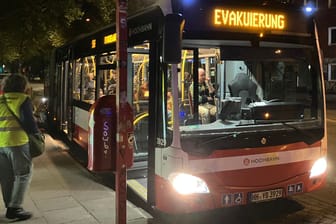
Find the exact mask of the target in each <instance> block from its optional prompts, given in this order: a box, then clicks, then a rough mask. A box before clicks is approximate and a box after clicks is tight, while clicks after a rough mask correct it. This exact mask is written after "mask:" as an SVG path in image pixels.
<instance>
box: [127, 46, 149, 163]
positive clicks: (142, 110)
mask: <svg viewBox="0 0 336 224" xmlns="http://www.w3.org/2000/svg"><path fill="white" fill-rule="evenodd" d="M128 59H129V60H128V63H129V65H128V69H129V70H128V74H129V79H131V80H130V82H132V83H133V88H131V89H129V90H128V91H129V93H130V94H128V96H132V97H133V100H132V101H131V102H133V114H134V122H133V124H134V137H135V145H134V160H135V162H136V161H142V160H146V159H147V155H148V100H149V88H148V87H149V86H148V84H149V79H148V78H149V77H148V76H149V68H148V65H149V54H148V45H141V46H136V47H134V48H131V49H129V50H128Z"/></svg>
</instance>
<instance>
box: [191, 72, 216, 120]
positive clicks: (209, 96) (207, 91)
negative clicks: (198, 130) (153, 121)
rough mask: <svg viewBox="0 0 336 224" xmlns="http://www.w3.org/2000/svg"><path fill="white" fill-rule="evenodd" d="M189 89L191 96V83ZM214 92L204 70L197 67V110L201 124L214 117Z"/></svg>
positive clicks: (192, 90)
mask: <svg viewBox="0 0 336 224" xmlns="http://www.w3.org/2000/svg"><path fill="white" fill-rule="evenodd" d="M189 91H190V93H191V95H192V96H193V93H194V89H193V83H192V84H191V85H190V88H189ZM215 94H216V90H215V88H214V87H213V85H212V83H211V81H210V78H208V77H206V75H205V70H204V69H203V68H198V103H199V105H198V112H199V115H200V118H201V120H202V124H207V123H210V122H211V121H213V120H214V119H215V118H216V112H217V108H216V105H215Z"/></svg>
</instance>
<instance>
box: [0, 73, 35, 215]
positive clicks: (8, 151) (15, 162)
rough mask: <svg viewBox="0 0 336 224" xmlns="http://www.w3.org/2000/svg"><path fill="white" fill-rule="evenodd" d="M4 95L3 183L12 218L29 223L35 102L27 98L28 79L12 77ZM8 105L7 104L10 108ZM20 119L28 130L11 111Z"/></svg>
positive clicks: (0, 122) (0, 106)
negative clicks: (30, 136) (27, 195)
mask: <svg viewBox="0 0 336 224" xmlns="http://www.w3.org/2000/svg"><path fill="white" fill-rule="evenodd" d="M2 84H3V85H2V90H3V93H2V95H1V96H0V183H1V189H2V196H3V201H4V203H5V207H6V208H7V211H6V217H7V218H8V219H17V220H26V219H29V218H31V217H32V213H31V212H28V211H25V210H24V209H23V208H22V204H23V201H24V197H25V193H26V191H27V189H28V187H29V185H30V181H31V177H32V168H33V164H32V158H31V156H30V152H29V144H28V136H27V134H26V132H25V130H26V131H27V132H28V133H33V134H35V133H39V130H38V127H37V124H36V122H35V120H34V117H33V107H32V102H31V99H30V97H29V95H27V92H28V81H27V78H26V77H25V76H23V75H20V74H12V75H10V76H8V77H6V78H5V80H4V82H3V83H2ZM6 104H7V105H6ZM9 108H10V109H11V110H12V112H14V114H15V115H16V116H17V117H18V118H19V119H20V121H21V123H22V124H23V126H24V128H25V130H24V129H23V128H22V127H21V125H20V124H19V122H18V121H17V120H16V118H15V117H14V116H13V114H12V113H11V112H10V110H9Z"/></svg>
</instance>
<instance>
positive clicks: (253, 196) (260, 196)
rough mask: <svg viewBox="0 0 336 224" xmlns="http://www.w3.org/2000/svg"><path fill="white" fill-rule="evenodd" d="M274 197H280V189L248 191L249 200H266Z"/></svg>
mask: <svg viewBox="0 0 336 224" xmlns="http://www.w3.org/2000/svg"><path fill="white" fill-rule="evenodd" d="M276 198H282V189H281V188H280V189H273V190H269V191H260V192H253V193H250V201H251V202H260V201H267V200H272V199H276Z"/></svg>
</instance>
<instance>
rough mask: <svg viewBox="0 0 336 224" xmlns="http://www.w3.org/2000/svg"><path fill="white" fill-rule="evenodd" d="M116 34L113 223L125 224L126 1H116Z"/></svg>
mask: <svg viewBox="0 0 336 224" xmlns="http://www.w3.org/2000/svg"><path fill="white" fill-rule="evenodd" d="M116 33H117V90H116V116H117V136H116V139H117V147H116V173H115V189H116V204H115V205H116V216H115V218H116V219H115V221H116V222H115V223H117V224H126V221H127V207H126V202H127V183H126V180H127V170H126V169H127V168H126V158H125V155H126V150H127V130H126V129H127V127H126V125H125V124H132V122H130V121H129V119H132V118H130V117H127V115H126V114H128V113H127V111H126V110H127V108H128V107H126V104H127V0H116Z"/></svg>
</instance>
